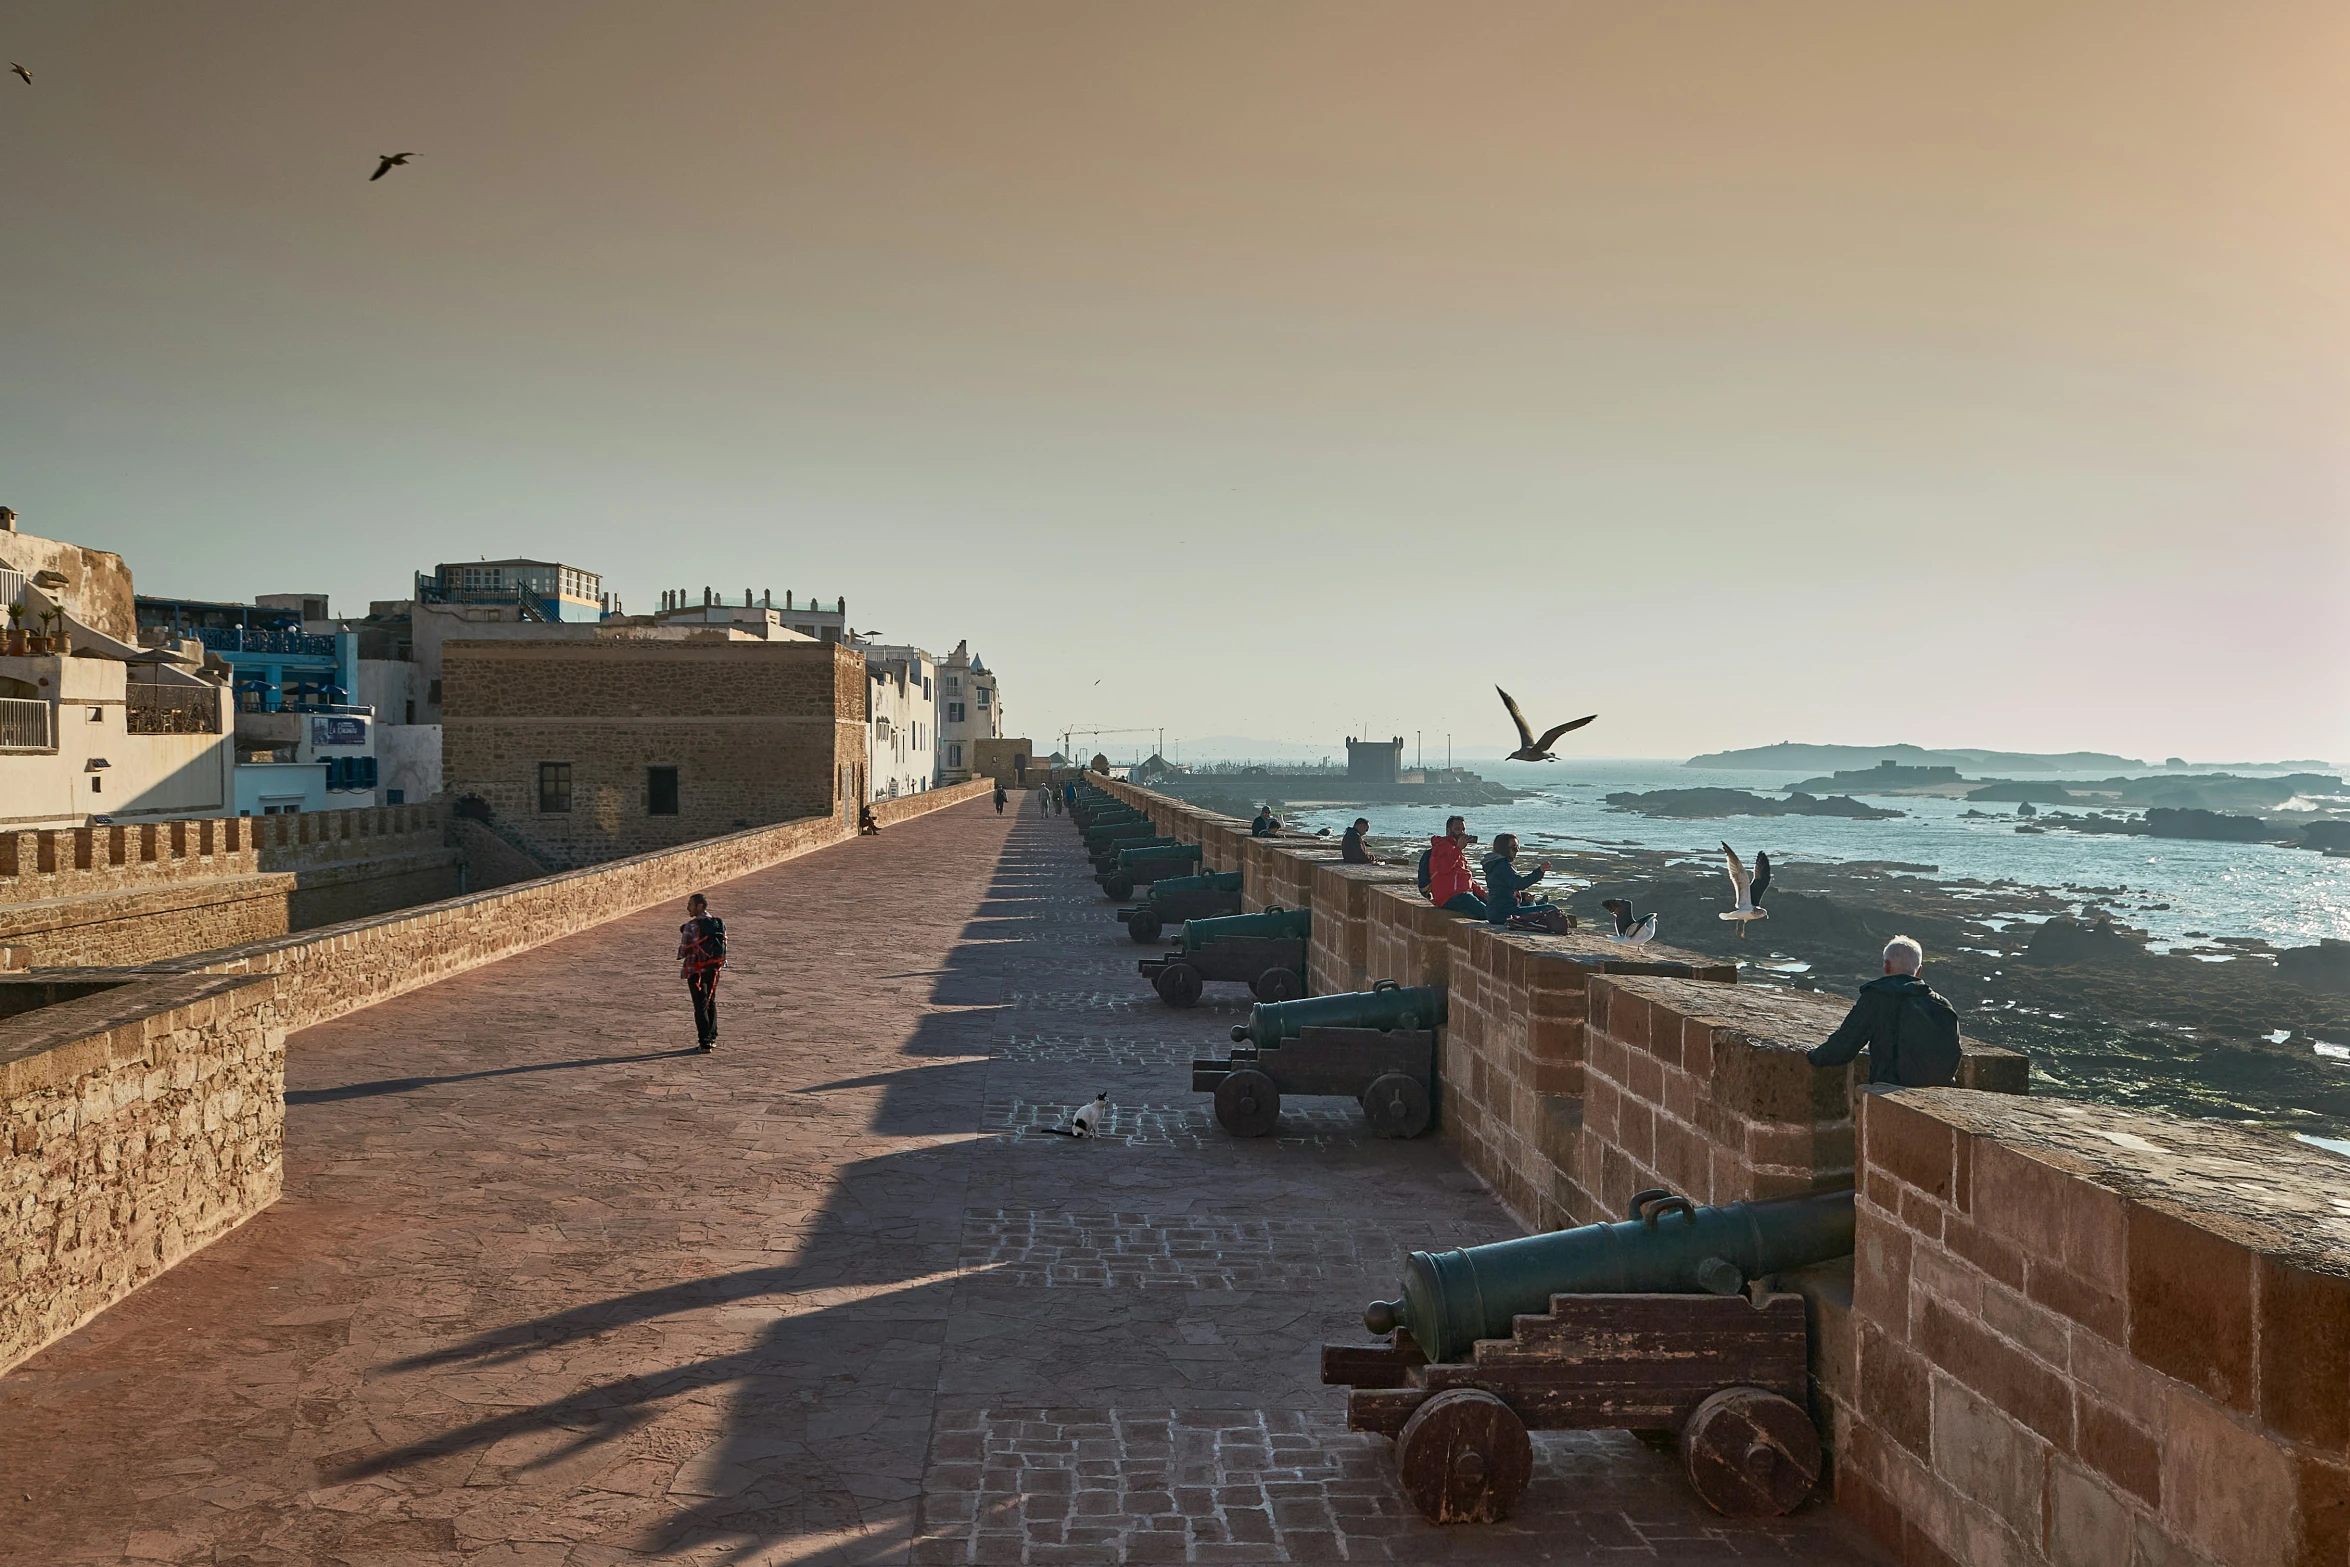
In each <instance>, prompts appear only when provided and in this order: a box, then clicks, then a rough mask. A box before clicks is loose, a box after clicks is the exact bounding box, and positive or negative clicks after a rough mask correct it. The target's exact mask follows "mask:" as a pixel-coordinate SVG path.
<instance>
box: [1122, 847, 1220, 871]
mask: <svg viewBox="0 0 2350 1567" xmlns="http://www.w3.org/2000/svg"><path fill="white" fill-rule="evenodd" d="M1199 856H1200V848H1199V845H1198V844H1196V843H1153V844H1145V845H1143V846H1141V847H1138V848H1132V849H1120V850H1119V851H1118V868H1119V869H1120V870H1124V869H1126V868H1127V867H1128V866H1132V865H1139V864H1141V863H1142V862H1143V861H1145V860H1149V861H1151V862H1153V863H1155V864H1162V865H1185V864H1189V863H1190V862H1192V861H1193V860H1196V859H1198V858H1199Z"/></svg>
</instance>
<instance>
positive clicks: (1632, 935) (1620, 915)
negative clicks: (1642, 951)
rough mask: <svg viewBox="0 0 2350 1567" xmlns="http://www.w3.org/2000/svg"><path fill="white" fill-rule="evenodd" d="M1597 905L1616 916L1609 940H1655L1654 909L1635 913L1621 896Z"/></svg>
mask: <svg viewBox="0 0 2350 1567" xmlns="http://www.w3.org/2000/svg"><path fill="white" fill-rule="evenodd" d="M1599 906H1600V907H1601V908H1603V909H1605V910H1607V911H1608V912H1609V913H1610V914H1613V915H1614V916H1615V917H1616V933H1615V935H1613V936H1611V937H1609V938H1608V939H1609V940H1611V941H1654V940H1656V911H1655V910H1654V909H1651V910H1649V911H1648V912H1647V913H1646V914H1635V913H1633V912H1632V905H1631V904H1630V902H1628V901H1627V900H1625V899H1623V898H1602V899H1600V901H1599ZM1741 928H1743V927H1741Z"/></svg>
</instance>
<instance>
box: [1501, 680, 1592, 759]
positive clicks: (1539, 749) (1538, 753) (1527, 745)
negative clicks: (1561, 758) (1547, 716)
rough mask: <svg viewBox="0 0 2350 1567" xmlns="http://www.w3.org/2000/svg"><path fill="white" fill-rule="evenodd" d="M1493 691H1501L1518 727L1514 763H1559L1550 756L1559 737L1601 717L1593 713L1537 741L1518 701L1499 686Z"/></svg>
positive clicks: (1504, 702)
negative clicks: (1519, 708)
mask: <svg viewBox="0 0 2350 1567" xmlns="http://www.w3.org/2000/svg"><path fill="white" fill-rule="evenodd" d="M1493 689H1494V690H1496V691H1501V705H1502V706H1504V707H1506V708H1508V709H1509V710H1510V722H1511V723H1513V724H1516V725H1517V726H1518V748H1517V749H1516V750H1515V751H1512V752H1511V753H1510V760H1511V761H1513V762H1555V761H1557V760H1558V758H1557V757H1555V756H1553V755H1551V754H1550V748H1551V747H1552V746H1554V745H1556V744H1557V743H1558V737H1559V736H1560V735H1563V734H1565V733H1566V732H1567V731H1568V730H1570V729H1580V728H1582V727H1583V726H1584V725H1585V724H1587V723H1589V722H1591V720H1592V719H1594V718H1597V717H1598V716H1599V715H1598V714H1597V713H1592V714H1589V715H1588V716H1586V717H1583V718H1578V719H1575V720H1574V721H1572V722H1570V723H1564V724H1560V725H1558V726H1556V727H1555V728H1551V729H1546V730H1544V731H1543V733H1542V738H1541V739H1540V740H1537V739H1535V738H1534V730H1533V728H1532V727H1531V726H1529V725H1528V724H1527V722H1526V715H1525V714H1524V713H1521V712H1519V711H1518V703H1517V699H1516V698H1514V697H1512V696H1511V695H1510V694H1509V693H1508V692H1507V691H1502V690H1501V687H1499V686H1495V687H1494V688H1493Z"/></svg>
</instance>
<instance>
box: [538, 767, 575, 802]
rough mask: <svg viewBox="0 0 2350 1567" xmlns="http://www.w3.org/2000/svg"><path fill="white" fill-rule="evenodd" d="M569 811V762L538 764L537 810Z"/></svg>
mask: <svg viewBox="0 0 2350 1567" xmlns="http://www.w3.org/2000/svg"><path fill="white" fill-rule="evenodd" d="M570 809H571V764H570V763H569V762H541V763H539V810H540V811H541V812H548V811H568V810H570Z"/></svg>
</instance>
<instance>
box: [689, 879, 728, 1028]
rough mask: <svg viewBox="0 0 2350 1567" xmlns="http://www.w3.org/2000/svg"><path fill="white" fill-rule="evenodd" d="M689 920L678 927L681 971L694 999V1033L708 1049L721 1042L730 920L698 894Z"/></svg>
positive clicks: (690, 906)
mask: <svg viewBox="0 0 2350 1567" xmlns="http://www.w3.org/2000/svg"><path fill="white" fill-rule="evenodd" d="M685 912H686V921H685V923H684V924H683V925H680V926H678V927H677V972H678V974H679V975H680V976H681V977H682V978H683V979H684V980H685V988H686V989H687V990H688V991H689V992H691V993H692V995H693V998H694V1033H695V1034H696V1035H698V1036H699V1037H700V1039H701V1044H702V1048H703V1049H704V1050H711V1049H715V1048H716V1047H717V1044H718V971H719V970H720V969H722V968H724V967H726V921H724V920H722V919H719V918H717V917H716V916H715V915H713V914H712V913H711V912H710V900H709V899H707V898H705V897H703V896H702V895H701V894H700V893H698V892H697V893H695V894H694V895H693V896H692V897H690V898H688V899H686V900H685Z"/></svg>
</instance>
